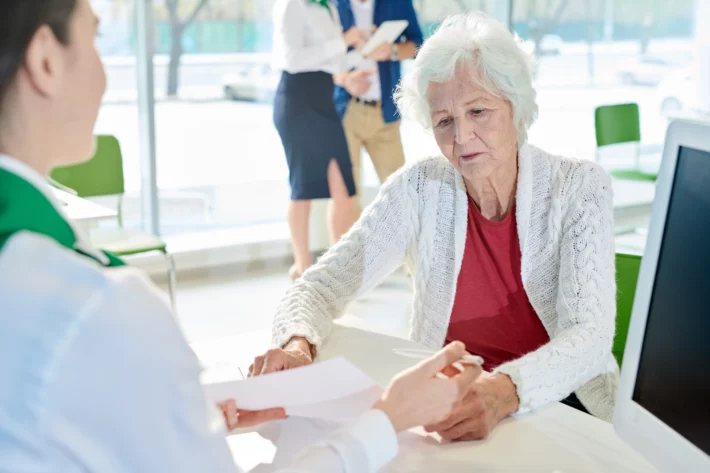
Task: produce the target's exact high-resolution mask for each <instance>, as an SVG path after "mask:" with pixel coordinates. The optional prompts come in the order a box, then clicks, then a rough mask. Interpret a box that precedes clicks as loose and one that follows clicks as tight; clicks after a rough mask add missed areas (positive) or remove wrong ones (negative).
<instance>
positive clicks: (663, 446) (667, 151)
mask: <svg viewBox="0 0 710 473" xmlns="http://www.w3.org/2000/svg"><path fill="white" fill-rule="evenodd" d="M681 146H682V147H686V148H693V149H697V150H701V151H706V152H708V153H710V124H709V125H707V126H706V125H701V124H697V123H689V122H682V121H676V122H672V123H671V124H670V126H669V127H668V132H667V134H666V142H665V146H664V150H663V161H662V164H661V169H660V171H659V174H658V180H657V182H656V196H655V199H654V202H653V207H652V212H651V224H650V226H649V231H648V240H647V243H646V250H645V252H644V256H643V259H642V261H641V269H640V273H639V279H638V285H637V287H636V295H635V298H634V307H633V312H632V317H631V323H630V326H629V335H628V339H627V342H626V348H625V351H624V363H623V369H622V373H621V381H620V383H619V390H618V393H617V400H616V409H615V413H614V428H615V429H616V431H617V433H618V434H619V436H620V437H621V438H623V439H624V440H625V441H626V442H628V443H629V444H630V445H631V446H632V447H634V448H635V449H636V450H637V451H638V452H639V453H641V454H642V455H643V456H644V457H646V458H647V459H648V460H649V461H650V462H651V463H652V464H653V465H655V466H656V467H657V468H658V469H659V470H660V471H662V472H664V473H665V472H669V473H671V472H673V473H675V472H680V471H682V472H687V473H695V472H698V473H700V472H708V471H710V456H709V455H707V454H706V453H705V452H703V451H702V450H700V449H699V448H698V447H696V446H695V445H693V444H692V443H691V442H690V441H688V440H686V439H685V438H684V437H683V436H682V435H680V434H679V433H677V432H676V431H675V430H673V429H671V428H670V427H669V426H667V425H666V424H664V423H663V422H662V421H661V420H660V419H658V418H657V417H656V416H654V415H653V414H651V413H650V412H649V411H647V410H646V409H644V408H643V407H641V405H639V404H637V403H636V402H635V401H634V400H633V392H634V386H635V384H636V374H637V372H638V367H639V360H640V357H641V347H642V344H643V338H644V336H645V333H646V321H647V318H648V309H649V305H650V302H651V294H652V291H653V284H654V280H655V277H656V268H657V265H658V256H659V252H660V248H661V242H662V240H663V233H664V229H665V226H666V214H667V211H668V205H669V203H670V197H671V192H672V188H673V181H674V179H675V173H676V164H677V162H678V153H679V152H680V147H681ZM700 369H706V367H701V368H700ZM698 402H707V400H706V399H698ZM679 452H682V454H681V456H682V458H679Z"/></svg>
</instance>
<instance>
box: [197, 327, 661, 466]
mask: <svg viewBox="0 0 710 473" xmlns="http://www.w3.org/2000/svg"><path fill="white" fill-rule="evenodd" d="M268 347H269V334H268V333H266V332H256V333H249V334H244V335H240V336H236V337H226V338H223V339H217V340H211V341H207V342H203V343H197V344H194V345H193V348H194V349H195V352H196V353H197V355H198V357H200V359H201V360H202V362H203V363H204V364H205V365H206V367H207V371H206V373H205V377H206V378H207V379H211V380H217V379H228V378H231V379H235V378H238V377H239V375H238V374H236V376H235V373H238V371H237V370H236V369H235V366H239V367H240V368H241V369H242V371H244V372H245V374H246V371H245V370H246V369H247V368H248V366H249V364H251V361H252V359H253V357H254V355H255V354H259V353H261V352H263V351H264V350H265V349H266V348H268ZM409 347H412V348H414V347H417V345H416V344H414V343H413V342H410V341H407V340H403V339H400V338H396V337H392V336H388V335H384V334H379V333H374V332H370V331H368V330H366V327H365V326H363V325H362V324H361V323H360V322H359V321H358V319H355V318H348V317H346V318H345V320H344V321H343V323H342V324H339V325H336V327H335V329H334V331H333V333H332V335H331V336H330V338H329V339H328V342H327V343H326V344H325V346H324V347H323V348H322V350H321V353H320V356H319V358H320V359H328V358H332V357H336V356H345V357H346V358H348V359H349V360H350V361H351V362H352V363H354V364H355V365H357V366H358V367H360V368H361V369H362V370H363V371H365V372H366V373H368V374H369V375H370V376H371V377H372V378H373V379H374V380H376V381H377V382H378V383H380V384H381V385H383V386H384V385H386V384H387V383H388V382H389V381H390V379H391V378H392V377H393V376H394V375H395V374H396V373H398V372H399V371H401V370H403V369H405V368H407V367H409V366H411V365H412V364H413V363H415V361H413V360H411V359H407V358H403V357H400V356H397V355H395V354H394V353H393V351H392V350H393V348H409ZM279 424H280V425H279ZM308 428H309V425H308V424H307V421H304V420H302V419H288V420H286V421H283V422H281V423H277V424H276V425H273V424H272V425H271V426H265V427H262V428H260V429H258V432H248V433H244V434H241V435H233V436H231V437H229V439H228V442H229V444H230V448H231V449H232V452H233V454H234V457H235V461H236V462H237V463H238V464H239V466H240V467H242V468H243V469H244V470H246V471H252V472H260V473H261V472H267V471H271V470H272V469H273V466H274V465H276V464H278V465H279V466H282V465H285V464H287V463H288V459H289V458H288V457H289V456H291V455H293V453H295V452H291V451H289V452H284V450H294V449H295V447H296V446H298V447H299V449H300V447H301V446H300V445H298V442H299V437H302V436H303V435H305V432H306V431H307V429H308ZM266 438H269V439H272V440H267V439H266ZM275 438H278V441H276V440H274V439H275ZM273 441H276V443H277V444H278V445H279V448H278V449H277V448H275V447H274V443H272V442H273ZM282 445H288V447H282ZM400 445H401V448H400V454H399V456H398V457H397V459H396V460H395V461H394V462H393V463H392V464H391V465H389V466H388V468H387V469H386V470H385V471H387V472H422V473H424V472H426V473H431V472H438V471H446V472H447V473H457V472H461V473H464V472H466V473H471V472H483V473H523V472H524V473H602V472H604V473H611V472H614V473H621V472H625V473H657V472H656V470H655V469H654V468H653V467H652V466H650V465H649V464H648V463H647V462H646V461H645V460H644V459H642V458H641V457H640V456H639V455H638V454H637V453H636V452H634V451H633V450H632V449H631V448H630V447H628V446H626V444H624V443H623V441H622V440H621V439H619V437H618V436H617V435H616V433H615V432H614V429H613V427H612V425H610V424H608V423H606V422H603V421H601V420H598V419H595V418H593V417H591V416H588V415H586V414H582V413H581V412H579V411H576V410H574V409H572V408H570V407H567V406H565V405H562V404H559V403H556V404H554V405H551V406H549V407H547V408H544V409H542V410H540V411H538V412H536V413H534V414H528V415H524V416H519V417H516V418H511V419H507V420H506V421H504V422H503V423H502V424H501V425H499V426H498V427H497V428H496V429H495V431H494V432H493V433H492V435H491V436H490V437H489V438H488V439H486V440H484V441H480V442H461V443H441V442H440V439H439V437H437V436H433V435H428V434H426V433H425V432H424V431H423V430H422V429H421V428H419V429H412V430H411V431H408V432H404V433H402V434H400ZM272 462H273V463H274V465H271V463H272Z"/></svg>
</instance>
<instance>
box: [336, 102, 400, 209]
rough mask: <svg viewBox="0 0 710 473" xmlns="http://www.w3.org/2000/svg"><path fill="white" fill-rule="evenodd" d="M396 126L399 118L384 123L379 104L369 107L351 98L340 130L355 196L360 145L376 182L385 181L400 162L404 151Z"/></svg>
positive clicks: (359, 173)
mask: <svg viewBox="0 0 710 473" xmlns="http://www.w3.org/2000/svg"><path fill="white" fill-rule="evenodd" d="M399 126H400V121H399V120H398V121H396V122H393V123H385V121H384V119H383V118H382V104H378V105H377V106H373V105H365V104H363V103H360V102H358V101H356V100H355V99H351V100H350V103H349V104H348V109H347V111H346V112H345V116H344V117H343V129H344V130H345V137H346V138H347V141H348V148H349V150H350V160H351V161H352V164H353V178H354V179H355V189H356V190H357V193H358V195H359V194H360V183H361V177H362V176H361V174H362V170H361V166H360V164H361V163H360V153H361V151H362V148H363V147H365V149H366V150H367V153H368V154H369V155H370V158H371V159H372V164H373V165H374V166H375V171H377V176H378V177H379V178H380V183H383V182H385V181H386V180H387V178H388V177H389V176H390V175H391V174H392V173H394V172H395V171H396V170H398V169H399V168H400V167H402V166H403V165H404V150H403V149H402V137H401V135H400V133H399Z"/></svg>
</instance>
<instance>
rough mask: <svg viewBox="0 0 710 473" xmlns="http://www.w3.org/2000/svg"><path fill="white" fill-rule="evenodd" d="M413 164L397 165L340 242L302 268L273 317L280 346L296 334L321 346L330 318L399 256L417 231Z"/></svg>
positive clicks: (388, 269)
mask: <svg viewBox="0 0 710 473" xmlns="http://www.w3.org/2000/svg"><path fill="white" fill-rule="evenodd" d="M416 173H417V170H416V167H410V168H405V169H402V170H400V171H399V172H398V173H396V174H395V175H393V176H392V177H391V178H390V179H389V180H388V181H387V182H386V183H385V184H384V185H383V186H382V188H381V190H380V193H379V195H378V197H377V199H376V200H375V202H373V203H372V204H371V205H370V206H369V207H368V208H367V209H366V210H365V212H364V213H363V215H362V216H361V217H360V219H359V220H358V222H357V223H356V224H355V225H354V226H353V228H352V229H351V230H350V232H348V233H347V234H346V235H345V236H343V238H341V240H340V242H338V243H337V244H336V245H335V246H333V248H331V249H330V250H329V251H328V252H327V253H326V254H325V255H324V256H323V257H322V258H321V259H320V260H319V262H318V263H317V264H316V265H314V266H313V267H311V268H310V269H309V270H308V271H306V272H305V274H304V275H303V278H302V279H300V280H299V281H298V282H297V283H296V284H295V285H294V286H293V288H292V289H291V290H290V291H289V292H288V293H287V294H286V296H285V297H284V299H283V300H282V302H281V304H280V305H279V307H278V309H277V312H276V316H275V317H274V323H273V329H272V337H273V343H274V344H275V345H276V346H283V345H284V344H285V343H286V342H288V340H290V339H291V338H292V337H294V336H301V337H305V338H306V339H307V340H308V341H309V342H310V343H312V344H314V345H316V346H319V345H320V344H321V343H322V342H323V340H324V339H325V338H327V336H328V335H329V334H330V330H331V328H332V321H333V319H334V318H337V317H339V316H340V315H342V313H343V310H344V309H345V307H346V306H347V305H348V304H349V303H350V302H351V301H353V300H354V299H355V298H357V297H358V296H359V295H361V294H363V293H364V292H366V291H368V290H370V289H372V288H374V287H375V286H376V285H377V284H379V283H380V282H382V281H383V280H384V279H385V278H386V277H387V276H389V275H390V274H391V273H392V271H394V270H395V269H396V268H397V267H398V266H399V265H400V264H401V263H402V261H403V259H404V256H405V252H406V250H407V248H408V246H409V244H410V243H411V241H412V240H413V237H414V235H415V232H416V231H417V230H416V228H417V225H418V223H417V217H416V215H417V210H416V209H417V205H418V204H417V202H418V193H417V190H416V186H414V185H411V184H410V182H412V181H415V180H416V175H415V174H416Z"/></svg>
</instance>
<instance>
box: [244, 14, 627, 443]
mask: <svg viewBox="0 0 710 473" xmlns="http://www.w3.org/2000/svg"><path fill="white" fill-rule="evenodd" d="M532 68H533V66H532V61H531V58H530V57H528V55H526V53H525V52H523V50H522V49H521V47H520V44H519V43H518V42H516V40H515V39H514V37H513V36H512V35H511V34H510V33H509V32H508V31H507V30H506V28H505V27H504V26H503V25H501V24H500V23H499V22H497V21H495V20H493V19H490V18H488V17H486V16H483V15H481V14H465V15H458V16H454V17H451V18H449V19H448V20H447V21H445V22H444V23H443V24H442V25H441V27H440V28H439V29H438V31H437V32H436V33H435V34H434V35H433V36H432V37H431V38H430V39H429V40H427V41H426V43H425V44H424V45H423V46H422V48H421V50H420V51H419V53H418V55H417V58H416V59H415V61H414V67H413V71H412V73H411V75H410V76H409V77H407V78H406V79H405V80H404V81H403V83H402V84H401V86H400V89H399V91H398V94H397V102H398V106H399V108H400V111H401V113H402V114H403V115H404V116H409V117H414V118H416V119H418V120H419V121H420V122H422V123H424V124H425V125H426V126H428V127H429V128H430V129H431V130H432V131H433V134H434V137H435V138H436V142H437V143H438V145H439V148H440V149H441V153H442V154H443V157H435V158H430V159H425V160H422V161H419V162H417V163H415V164H413V165H411V166H409V167H407V168H405V169H403V170H401V171H400V172H399V173H397V174H395V175H394V176H393V177H392V178H391V179H390V180H389V181H388V182H387V183H386V184H385V185H384V186H383V187H382V190H381V192H380V195H379V197H378V199H377V200H376V201H375V202H374V203H373V204H372V205H371V206H370V208H369V209H368V210H367V211H366V212H365V213H364V214H363V216H362V218H361V219H360V220H359V222H358V223H357V224H356V225H355V226H354V227H353V229H352V231H351V232H350V233H349V234H347V235H346V236H345V237H344V239H343V241H342V242H341V243H340V244H338V245H336V246H335V247H334V248H333V249H332V250H331V251H330V252H328V253H327V254H326V255H325V256H324V257H323V258H322V259H321V261H320V262H319V263H318V264H317V265H316V266H314V267H313V269H312V270H310V271H308V272H306V274H305V275H304V276H303V278H302V280H300V281H299V282H298V283H297V284H296V285H295V287H294V288H293V289H292V290H291V291H290V292H289V293H288V294H287V296H286V298H285V300H284V301H283V303H282V304H281V305H280V308H279V310H278V313H277V314H276V317H275V320H274V326H273V338H274V340H273V341H274V342H275V344H276V345H277V346H279V347H281V348H279V349H274V350H271V351H269V352H268V353H267V354H266V355H265V356H261V357H258V358H257V359H256V360H255V363H254V365H253V367H252V369H251V371H252V372H253V373H254V374H260V373H264V372H269V371H274V370H280V369H287V368H292V367H294V366H299V365H302V364H305V363H309V362H311V359H312V354H313V353H315V351H316V350H317V348H318V346H319V345H320V344H321V343H323V340H324V339H325V338H326V337H327V336H328V334H329V332H330V329H331V326H332V320H333V319H334V318H335V317H337V316H339V315H340V314H341V313H342V312H343V310H344V308H345V307H346V306H347V304H348V303H349V302H351V301H352V300H353V299H355V298H356V297H358V296H360V295H362V294H363V293H365V292H366V291H368V290H370V289H372V288H374V287H375V286H376V285H377V284H378V283H380V282H381V281H382V280H383V279H384V278H386V277H387V276H388V275H389V274H390V273H392V271H394V270H395V269H396V268H397V267H398V266H399V265H400V264H401V263H402V262H403V261H404V262H405V263H406V264H407V266H408V268H409V270H410V272H411V274H412V276H413V278H414V289H415V290H414V304H413V314H412V317H411V332H410V337H411V339H412V340H414V341H417V342H419V343H422V344H424V345H426V346H428V347H431V348H440V347H441V346H442V345H444V343H445V342H446V341H447V340H461V341H463V342H464V343H465V344H466V347H467V349H468V350H469V351H470V352H473V353H475V354H478V355H481V356H482V357H483V358H484V359H485V366H484V368H485V369H486V370H487V371H490V372H491V376H490V377H481V378H480V379H478V380H476V381H475V382H473V383H472V384H471V386H470V388H469V393H468V395H467V396H466V399H465V401H464V402H463V403H462V404H461V405H460V406H458V407H457V408H456V409H454V410H453V411H452V412H451V413H450V415H449V417H448V418H447V419H446V420H444V421H443V422H439V423H436V424H434V425H430V426H428V430H430V431H437V432H439V433H440V434H441V435H442V437H444V438H446V439H477V438H482V437H485V436H486V435H487V434H488V433H489V432H490V431H491V429H492V428H493V427H494V426H495V425H496V424H498V423H499V422H500V421H501V420H502V419H504V418H505V417H506V416H508V415H512V414H516V413H525V412H529V411H534V410H535V409H538V408H540V407H542V406H545V405H546V404H549V403H552V402H556V401H562V400H564V401H566V402H568V403H570V404H577V406H578V408H580V409H586V410H587V411H588V412H589V413H591V414H593V415H595V416H597V417H600V418H602V419H606V420H609V419H610V418H611V416H612V412H613V407H614V395H615V390H616V384H617V378H618V366H617V364H616V362H615V361H614V358H613V357H612V354H611V346H612V340H613V338H614V326H615V324H614V319H615V313H616V306H615V281H614V245H613V222H612V193H611V185H610V180H609V178H608V176H607V175H606V174H605V173H604V171H603V170H602V169H601V168H600V167H599V166H597V165H596V164H594V163H591V162H588V161H580V160H574V159H569V158H564V157H560V156H553V155H551V154H549V153H546V152H545V151H543V150H541V149H538V148H536V147H534V146H532V145H529V144H528V143H527V131H528V129H529V127H530V126H531V125H532V123H533V121H534V119H535V117H536V114H537V105H536V103H535V95H536V94H535V90H534V89H533V85H532ZM580 402H581V403H580Z"/></svg>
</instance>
